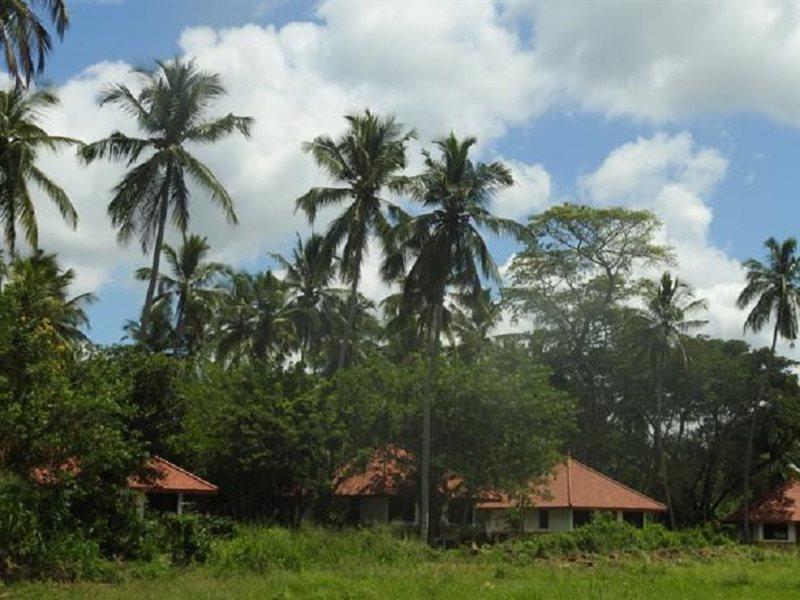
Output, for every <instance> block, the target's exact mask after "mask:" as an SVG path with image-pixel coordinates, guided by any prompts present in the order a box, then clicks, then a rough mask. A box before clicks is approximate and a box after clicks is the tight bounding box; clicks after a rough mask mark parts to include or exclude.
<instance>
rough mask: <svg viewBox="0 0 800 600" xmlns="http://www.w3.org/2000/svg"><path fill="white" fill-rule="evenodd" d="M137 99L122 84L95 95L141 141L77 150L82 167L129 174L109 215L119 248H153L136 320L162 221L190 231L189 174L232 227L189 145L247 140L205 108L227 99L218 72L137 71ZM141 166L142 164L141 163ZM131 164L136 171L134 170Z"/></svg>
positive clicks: (175, 67)
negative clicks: (107, 164) (132, 124)
mask: <svg viewBox="0 0 800 600" xmlns="http://www.w3.org/2000/svg"><path fill="white" fill-rule="evenodd" d="M136 74H137V75H138V76H139V79H140V83H141V89H140V90H139V91H138V93H136V92H134V91H132V90H131V89H130V88H128V86H126V85H124V84H116V85H112V86H111V87H109V88H108V89H106V90H105V91H104V92H103V93H102V94H101V95H100V104H101V105H104V104H116V105H118V106H119V107H120V108H121V109H122V110H123V111H124V112H125V113H127V114H128V115H130V116H132V117H133V118H134V119H135V120H136V123H137V125H138V127H139V129H140V130H141V132H142V134H143V135H144V137H140V138H135V137H130V136H127V135H125V134H124V133H121V132H119V131H115V132H114V133H112V134H111V135H110V136H109V137H107V138H105V139H103V140H99V141H97V142H94V143H92V144H88V145H87V146H85V147H83V149H82V150H81V155H82V156H83V158H84V160H85V161H86V162H87V163H90V162H92V161H94V160H97V159H100V158H105V157H108V158H110V159H111V160H117V161H123V162H125V163H126V164H127V166H129V167H132V168H131V169H130V171H128V173H127V174H126V175H125V176H124V177H123V178H122V180H121V181H120V182H119V183H118V184H117V185H116V186H115V187H114V190H113V198H112V199H111V202H110V203H109V205H108V214H109V215H110V217H111V222H112V223H113V225H114V227H117V228H118V229H119V231H118V233H117V237H118V239H119V240H120V241H121V242H123V243H125V242H128V241H129V240H130V238H131V237H133V235H134V234H136V235H138V237H139V242H140V243H141V246H142V252H145V253H146V252H147V251H148V250H149V249H150V248H151V247H152V249H153V262H152V266H151V269H150V281H149V284H148V287H147V295H146V296H145V300H144V306H143V308H142V316H143V318H144V319H145V320H146V318H147V315H148V313H149V311H150V306H151V304H152V301H153V297H154V295H155V291H156V283H157V281H158V273H159V261H160V259H161V248H162V246H163V244H164V233H165V230H166V226H167V217H168V216H169V214H170V211H171V214H172V223H173V224H174V225H175V226H176V227H177V228H178V230H179V231H180V232H182V233H185V232H186V229H187V227H188V224H189V189H188V187H187V185H186V183H187V182H186V176H187V175H188V176H189V177H190V178H191V179H192V180H193V181H194V182H195V183H196V184H197V185H198V186H199V187H200V188H202V189H203V190H205V191H206V192H207V193H208V194H209V195H210V196H211V199H212V200H213V201H214V202H216V203H217V204H218V205H219V206H220V208H221V209H222V210H223V212H224V213H225V216H226V217H227V218H228V221H229V222H231V223H236V222H237V219H236V213H235V211H234V208H233V199H232V198H231V197H230V195H229V194H228V192H227V191H226V190H225V188H224V187H223V186H222V184H221V183H220V182H219V181H218V180H217V178H216V177H215V176H214V174H213V173H212V172H211V169H209V168H208V167H207V166H206V165H205V164H203V163H202V162H200V161H199V160H198V159H197V158H195V157H194V156H193V155H192V154H191V153H190V152H189V151H188V150H187V148H186V145H187V144H188V143H198V144H210V143H213V142H217V141H219V140H221V139H223V138H225V137H227V136H229V135H231V134H233V133H235V132H236V131H238V132H239V133H241V134H242V135H244V136H246V137H248V136H249V135H250V127H251V126H252V123H253V119H252V118H251V117H238V116H235V115H233V114H228V115H226V116H224V117H218V118H209V117H208V116H207V111H208V108H209V107H210V105H211V104H212V103H213V102H214V101H215V100H218V99H219V98H220V97H221V96H222V95H224V94H225V88H224V87H223V85H222V82H221V81H220V77H219V75H218V74H216V73H208V72H206V71H203V70H201V69H199V68H198V67H197V66H196V65H195V63H194V61H191V60H180V59H175V60H172V61H156V68H155V69H153V70H138V71H136ZM143 157H144V159H143V160H140V159H141V158H143ZM134 165H135V166H134Z"/></svg>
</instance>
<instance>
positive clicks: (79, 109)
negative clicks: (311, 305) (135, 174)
mask: <svg viewBox="0 0 800 600" xmlns="http://www.w3.org/2000/svg"><path fill="white" fill-rule="evenodd" d="M601 8H602V7H601ZM720 8H721V6H716V7H715V6H714V5H712V4H706V5H697V6H690V5H688V4H687V5H680V6H677V5H672V7H671V5H668V4H666V3H665V4H664V5H659V6H657V7H652V9H651V10H647V11H644V10H642V9H641V4H638V3H630V4H626V3H619V4H614V5H613V6H611V5H605V8H603V9H602V10H601V9H600V8H598V6H596V5H592V4H582V3H561V4H560V5H556V4H554V3H545V4H538V3H532V4H521V3H509V4H506V3H503V2H498V3H496V4H490V3H486V4H479V3H468V4H467V3H465V4H460V5H457V4H455V3H441V4H440V3H404V4H403V3H398V4H393V3H390V2H382V3H375V4H360V5H356V4H355V3H344V2H341V3H324V4H320V5H317V4H315V3H310V2H307V3H280V2H258V1H253V0H219V1H217V0H204V1H202V2H190V1H188V0H187V1H182V0H171V1H169V2H156V1H147V0H120V1H86V0H84V1H82V2H80V1H77V0H75V1H73V2H72V3H71V13H72V25H71V27H70V29H69V31H68V34H67V37H66V39H65V41H64V42H63V43H60V44H56V47H55V52H54V54H53V56H52V58H51V59H50V61H49V63H48V69H47V79H48V80H49V81H51V82H52V83H53V84H55V85H56V86H59V87H60V88H61V90H62V92H63V93H62V96H63V97H64V104H63V108H62V113H61V114H60V115H58V116H57V117H54V119H53V123H52V127H53V128H56V129H59V130H60V131H59V132H64V133H69V134H70V135H76V136H77V137H82V138H84V139H91V138H92V137H96V136H99V135H102V134H103V133H104V132H108V131H110V129H111V128H116V127H126V124H125V121H124V117H122V116H121V115H118V114H113V113H114V111H113V109H110V108H104V109H103V110H102V111H101V110H99V109H95V108H93V107H92V104H91V100H92V98H93V97H94V95H95V94H96V92H97V90H99V89H101V88H102V86H103V85H105V84H106V83H108V82H109V81H117V80H119V79H120V78H124V77H125V69H126V67H125V64H127V65H146V64H148V63H149V61H151V60H152V59H153V58H162V57H163V58H168V57H171V56H175V55H176V54H190V55H192V56H196V57H197V59H198V61H199V62H200V64H202V65H203V66H204V67H206V68H209V69H212V70H217V71H219V72H221V73H222V75H223V78H224V80H225V82H226V84H228V87H229V89H230V90H231V92H232V94H231V96H230V97H229V98H227V99H226V100H225V102H224V106H220V112H223V111H228V110H232V111H234V112H238V113H243V114H254V116H256V118H257V119H258V122H259V124H260V125H259V128H257V131H256V133H255V135H254V139H253V140H251V141H250V142H245V141H241V140H239V141H231V142H230V143H226V144H224V145H223V147H222V148H219V149H201V150H199V152H200V153H201V156H202V157H203V159H204V160H206V161H207V162H208V164H209V165H210V166H211V167H212V168H213V169H215V170H216V171H217V172H218V173H219V174H220V177H221V179H222V180H223V181H225V182H226V183H228V185H229V189H231V190H232V192H233V193H234V194H235V196H236V197H237V200H238V201H240V202H241V207H242V208H241V212H240V216H242V217H243V218H242V225H241V226H240V227H239V228H238V229H237V230H235V231H234V230H231V229H230V228H229V227H228V226H227V225H225V224H224V221H223V220H222V219H220V218H219V216H218V215H216V213H214V211H213V209H212V208H210V207H208V206H207V203H206V202H205V200H204V199H202V198H197V200H196V202H197V210H198V212H199V216H198V217H197V220H196V230H198V231H200V232H201V233H203V234H205V235H208V236H209V239H210V240H211V241H212V243H214V245H215V248H216V249H218V251H219V253H220V257H221V258H223V259H225V260H228V261H231V262H233V263H235V264H238V265H242V266H248V267H250V268H253V267H258V266H263V265H264V264H265V256H266V252H268V251H271V250H285V249H286V248H287V247H288V245H289V244H290V243H291V241H292V237H293V235H294V231H295V230H297V229H303V228H304V224H303V223H302V222H301V220H300V219H299V218H295V217H293V216H292V215H291V205H292V202H293V199H294V197H296V195H297V193H298V192H299V191H301V190H302V189H304V188H307V187H308V186H310V185H312V184H313V183H316V182H319V181H320V180H319V175H318V174H316V173H315V172H314V168H313V165H310V164H308V163H309V160H308V158H307V157H304V156H303V155H302V154H301V153H300V151H299V146H300V141H301V140H303V139H308V138H309V137H311V136H313V135H314V134H315V133H321V132H332V133H334V132H336V131H338V130H340V129H341V127H342V124H341V119H340V116H341V114H344V112H347V111H349V110H357V109H358V108H362V107H363V106H367V105H369V106H373V107H374V108H376V109H378V110H384V111H391V112H394V113H396V114H397V115H398V117H400V118H401V120H403V121H405V122H408V123H409V124H410V125H414V126H416V127H418V129H419V130H420V132H421V134H422V138H423V141H424V139H429V138H430V137H432V136H434V135H439V134H441V133H445V132H446V131H447V130H449V128H451V127H454V128H456V129H457V131H458V132H459V133H462V134H475V135H478V136H479V137H480V139H481V146H480V149H479V152H480V157H481V158H484V159H489V158H502V159H504V160H507V161H509V162H510V164H512V167H514V168H515V172H516V171H517V170H519V173H527V176H524V177H521V178H519V177H518V179H519V180H520V186H519V189H518V191H517V195H516V196H514V197H513V198H511V197H509V198H508V199H503V200H502V201H501V205H502V211H504V212H505V213H506V214H508V215H509V216H514V217H516V218H520V219H522V218H524V217H525V216H526V215H528V214H530V213H532V212H534V211H536V210H541V209H542V208H544V207H546V206H547V205H549V204H552V203H554V202H558V201H563V200H571V201H581V202H589V203H596V204H608V203H621V204H625V205H630V206H638V207H645V208H650V209H652V210H654V211H655V212H656V213H657V214H659V216H660V217H662V219H663V220H664V223H665V236H666V240H667V241H668V242H669V243H671V244H673V245H675V246H676V247H677V248H678V250H679V252H678V254H679V257H680V258H681V265H680V267H681V268H680V271H681V273H682V274H683V275H684V277H685V278H686V279H687V280H689V281H690V282H691V283H692V284H693V285H695V286H696V287H697V288H698V289H699V291H700V292H701V293H703V294H704V295H706V296H707V297H709V299H710V300H711V303H712V311H713V313H714V315H713V318H712V319H711V323H710V324H709V331H708V332H709V333H712V334H715V335H725V336H738V335H739V334H740V328H741V318H742V317H741V314H740V313H738V311H735V309H733V308H732V307H731V306H730V305H731V304H732V297H733V295H734V293H735V287H736V286H737V285H738V284H739V283H740V276H741V271H740V269H739V267H738V262H739V261H740V260H742V259H744V258H747V257H749V256H752V255H760V253H761V244H762V242H763V240H764V239H765V238H766V237H768V236H770V235H773V236H776V237H778V238H783V237H785V236H789V235H795V234H796V233H797V231H796V217H797V214H798V208H797V205H798V202H797V198H796V190H797V189H798V187H800V186H798V183H800V182H798V179H800V169H798V167H797V165H796V163H797V159H796V156H797V152H796V148H798V147H800V136H798V131H797V126H798V125H799V124H800V70H799V69H796V68H794V63H796V60H797V59H796V57H797V56H800V53H798V52H797V51H798V50H800V48H796V47H795V46H796V44H797V42H796V41H795V39H796V38H798V35H800V20H799V19H798V11H797V8H796V6H794V5H788V4H782V3H771V2H764V3H760V4H758V3H755V4H754V3H748V5H747V6H739V5H737V8H736V9H735V10H730V11H721V10H720ZM722 12H726V15H725V18H722V16H721V13H722ZM700 32H704V33H703V36H704V37H703V38H701V36H700ZM742 35H746V42H742V43H741V44H736V43H734V42H733V40H736V39H742V37H741V36H742ZM737 36H739V37H737ZM705 38H708V39H705ZM739 46H745V47H744V48H742V47H739ZM122 63H124V64H122ZM426 136H427V137H426ZM417 150H418V149H415V151H417ZM65 160H66V159H53V160H52V161H51V162H50V163H49V164H48V166H49V169H48V170H49V172H50V173H51V175H53V177H54V178H55V179H57V180H59V179H63V180H65V181H64V185H65V187H66V188H67V189H68V191H69V192H70V193H71V195H72V197H73V200H76V203H77V204H78V206H79V211H80V212H81V216H82V217H83V216H84V214H85V215H86V218H85V219H84V220H83V222H82V224H81V227H80V228H79V230H78V231H77V232H75V233H74V234H72V233H71V232H67V231H65V230H64V228H63V227H61V226H60V225H59V224H58V223H57V222H55V221H53V222H52V223H50V222H49V221H48V222H46V223H45V224H44V226H43V237H42V245H43V246H44V247H46V248H52V249H54V250H57V251H59V252H60V254H61V255H62V256H63V257H64V260H65V261H66V262H68V263H69V264H72V265H74V266H75V268H76V269H77V270H78V271H79V273H81V274H83V275H82V277H83V278H82V280H81V285H83V286H85V287H86V288H87V289H88V288H91V289H94V290H95V291H96V292H97V293H98V295H99V296H100V299H101V301H100V302H99V303H98V304H97V305H96V306H94V307H93V308H92V309H91V313H90V314H91V319H92V323H93V328H92V331H91V336H92V337H93V338H94V339H96V340H97V341H100V342H104V343H111V342H115V341H118V340H119V339H120V337H121V326H122V324H123V323H124V322H125V320H126V319H128V318H133V317H134V316H135V315H136V313H137V310H138V307H139V306H140V302H141V296H142V295H143V290H142V289H141V288H140V287H139V286H137V285H135V284H133V283H132V277H131V274H132V270H133V268H135V267H136V266H140V265H141V264H144V261H145V258H144V257H143V256H142V255H141V254H140V253H139V251H138V249H137V247H136V245H135V244H132V245H131V246H130V247H129V248H127V249H119V248H116V247H115V246H114V245H113V238H112V237H110V236H109V235H108V232H105V231H103V218H104V215H103V206H104V203H105V202H106V201H107V197H108V194H107V191H108V189H109V187H110V185H111V184H113V181H114V180H115V178H116V177H117V176H118V174H119V172H120V170H119V167H116V166H113V165H101V166H98V167H91V168H90V169H88V170H87V169H83V168H80V167H77V166H75V165H73V164H70V163H68V162H65ZM54 169H55V170H54ZM62 174H63V177H61V178H60V177H59V175H62ZM108 227H110V224H108V223H107V222H106V228H108ZM48 231H52V232H53V234H52V238H51V240H50V241H48V238H47V237H44V236H45V235H46V234H47V232H48ZM493 249H494V250H495V254H496V257H497V260H498V262H499V263H501V264H502V263H503V262H504V261H506V260H507V259H508V257H509V255H510V254H511V252H513V250H514V247H513V245H511V244H509V243H508V242H502V241H496V242H493ZM366 287H367V289H366V290H365V291H366V292H367V293H371V294H374V295H376V296H379V295H380V294H381V293H382V292H383V291H385V289H384V288H383V287H382V286H381V285H380V284H379V283H377V282H373V283H368V284H367V286H366Z"/></svg>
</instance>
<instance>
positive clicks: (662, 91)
mask: <svg viewBox="0 0 800 600" xmlns="http://www.w3.org/2000/svg"><path fill="white" fill-rule="evenodd" d="M507 10H508V11H509V12H511V13H512V14H514V15H516V16H519V15H520V14H522V13H527V16H529V17H532V19H533V22H534V27H535V35H534V43H535V54H536V58H537V64H538V65H539V66H540V68H543V69H546V70H547V72H548V73H550V74H551V75H552V77H553V78H554V79H557V80H558V86H559V89H560V90H561V92H562V93H563V94H564V95H565V97H567V98H569V99H570V100H571V101H572V102H573V103H575V104H576V105H578V106H579V107H582V108H584V109H588V110H592V111H601V112H603V113H604V114H606V115H628V116H633V117H636V118H643V119H655V120H663V119H675V118H682V117H685V116H687V115H694V114H704V113H715V114H719V113H725V112H735V111H755V112H760V113H763V114H766V115H768V116H769V117H772V118H774V119H777V120H779V121H782V122H787V123H791V124H793V125H800V78H798V77H797V56H798V54H800V5H798V4H797V3H794V2H783V1H781V0H765V1H761V2H596V3H589V2H580V3H575V2H538V3H536V4H534V5H529V4H523V3H510V4H509V6H508V9H507Z"/></svg>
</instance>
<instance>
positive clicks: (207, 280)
mask: <svg viewBox="0 0 800 600" xmlns="http://www.w3.org/2000/svg"><path fill="white" fill-rule="evenodd" d="M210 250H211V247H210V246H209V245H208V240H207V238H205V237H201V236H199V235H190V236H188V237H186V238H185V239H184V241H183V245H182V246H181V247H180V248H178V249H177V250H176V249H175V248H173V247H172V246H170V245H169V244H164V246H163V248H162V252H163V253H164V255H165V257H166V259H167V265H168V266H169V269H170V272H169V273H160V274H159V275H158V293H157V294H156V296H155V298H153V306H154V307H155V306H157V305H158V304H160V303H164V302H167V303H169V304H170V306H174V307H175V335H176V337H177V339H178V341H179V344H180V347H181V348H182V349H184V350H185V351H187V352H189V353H190V354H191V353H194V352H195V351H196V350H197V348H198V345H199V343H200V342H201V341H202V339H203V336H204V333H205V330H206V326H207V324H208V323H209V322H210V321H211V318H212V316H213V314H214V309H215V307H216V306H217V305H218V304H219V302H220V301H221V300H222V296H223V294H224V293H225V289H224V288H223V287H222V285H221V282H220V278H221V276H222V275H224V274H225V273H226V272H227V271H228V268H227V267H226V266H225V265H223V264H221V263H217V262H211V261H208V260H207V258H208V254H209V252H210ZM151 275H152V273H151V272H150V269H149V268H147V267H145V268H141V269H139V270H138V271H136V278H137V279H139V280H141V281H147V280H149V279H150V277H151Z"/></svg>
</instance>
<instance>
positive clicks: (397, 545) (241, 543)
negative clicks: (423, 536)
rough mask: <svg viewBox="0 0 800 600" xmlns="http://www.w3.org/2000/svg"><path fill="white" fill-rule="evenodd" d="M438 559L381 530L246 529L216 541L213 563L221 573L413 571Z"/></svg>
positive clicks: (412, 542)
mask: <svg viewBox="0 0 800 600" xmlns="http://www.w3.org/2000/svg"><path fill="white" fill-rule="evenodd" d="M438 556H439V553H438V552H437V551H436V550H433V549H431V548H430V547H429V546H428V545H427V544H424V543H422V542H420V541H419V540H418V539H414V538H405V539H404V538H398V537H397V536H396V535H394V534H393V533H392V531H391V530H390V529H385V528H379V527H375V528H367V529H355V530H339V531H330V530H325V529H320V528H303V529H302V530H300V531H292V530H288V529H283V528H279V527H242V528H240V529H239V531H238V532H237V535H236V536H235V537H234V538H233V539H231V540H224V541H218V542H215V544H214V548H213V554H212V556H211V559H210V564H211V565H212V566H214V567H215V568H216V569H217V570H218V571H219V572H221V573H229V574H232V573H242V572H248V571H249V572H255V573H264V572H268V571H272V570H277V569H287V570H292V571H300V570H303V569H308V568H313V567H317V568H319V567H324V568H328V569H337V568H341V567H344V566H353V565H359V564H380V565H394V566H403V567H413V566H414V565H419V564H422V563H424V562H427V561H430V560H435V559H437V557H438Z"/></svg>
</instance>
